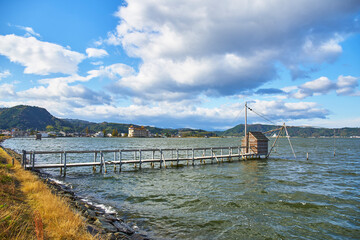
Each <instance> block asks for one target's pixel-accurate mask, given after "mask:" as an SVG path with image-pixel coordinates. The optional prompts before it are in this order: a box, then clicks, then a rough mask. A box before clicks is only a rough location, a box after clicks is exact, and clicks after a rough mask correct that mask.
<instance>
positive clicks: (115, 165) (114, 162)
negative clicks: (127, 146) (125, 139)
mask: <svg viewBox="0 0 360 240" xmlns="http://www.w3.org/2000/svg"><path fill="white" fill-rule="evenodd" d="M114 172H116V152H114Z"/></svg>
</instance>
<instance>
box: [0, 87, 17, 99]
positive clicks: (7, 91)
mask: <svg viewBox="0 0 360 240" xmlns="http://www.w3.org/2000/svg"><path fill="white" fill-rule="evenodd" d="M14 95H15V87H14V85H13V84H8V83H5V84H2V85H0V99H7V98H9V97H12V96H14Z"/></svg>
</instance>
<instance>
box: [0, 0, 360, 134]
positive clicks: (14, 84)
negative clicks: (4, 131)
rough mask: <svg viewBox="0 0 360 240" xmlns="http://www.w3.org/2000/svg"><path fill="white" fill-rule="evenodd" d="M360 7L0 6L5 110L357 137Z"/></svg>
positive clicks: (192, 0)
mask: <svg viewBox="0 0 360 240" xmlns="http://www.w3.org/2000/svg"><path fill="white" fill-rule="evenodd" d="M359 20H360V1H359V0H342V1H336V0H330V1H329V0H297V1H288V0H272V1H265V0H253V1H248V0H238V1H233V0H223V1H218V0H207V1H199V0H189V1H187V0H172V1H168V0H143V1H141V0H128V1H119V0H118V1H114V0H106V1H100V0H86V1H85V0H77V1H70V0H52V1H40V0H14V1H7V0H0V107H12V106H16V105H20V104H24V105H30V106H38V107H43V108H46V109H47V110H48V111H49V112H50V113H51V114H53V115H54V116H56V117H59V118H72V119H81V120H87V121H93V122H103V121H106V122H115V123H132V124H137V125H148V126H156V127H162V128H187V127H190V128H201V129H205V130H225V129H228V128H231V127H233V126H235V125H237V124H240V123H244V104H245V102H247V104H248V106H249V107H250V108H251V109H252V110H253V111H249V113H248V123H263V124H282V123H283V122H286V124H287V125H289V126H315V127H327V128H340V127H360V108H359V104H360V87H359V83H360V21H359Z"/></svg>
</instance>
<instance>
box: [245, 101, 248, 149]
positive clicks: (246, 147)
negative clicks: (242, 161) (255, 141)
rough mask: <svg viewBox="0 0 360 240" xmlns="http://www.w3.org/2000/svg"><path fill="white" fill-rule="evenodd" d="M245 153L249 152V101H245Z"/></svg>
mask: <svg viewBox="0 0 360 240" xmlns="http://www.w3.org/2000/svg"><path fill="white" fill-rule="evenodd" d="M245 153H248V137H247V102H245Z"/></svg>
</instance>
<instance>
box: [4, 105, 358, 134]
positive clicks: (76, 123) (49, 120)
mask: <svg viewBox="0 0 360 240" xmlns="http://www.w3.org/2000/svg"><path fill="white" fill-rule="evenodd" d="M131 125H134V126H137V125H135V124H128V123H108V122H102V123H94V122H88V121H83V120H78V119H59V118H56V117H54V116H52V115H51V114H50V113H49V112H48V111H47V110H46V109H44V108H39V107H31V106H25V105H19V106H15V107H11V108H0V129H12V128H18V129H21V130H39V131H43V130H55V131H65V132H82V133H85V132H89V133H95V132H99V131H103V130H105V131H106V132H107V133H112V131H113V130H114V129H116V130H117V131H118V132H119V133H127V132H128V128H129V127H130V126H131ZM145 127H146V128H147V129H148V130H149V131H150V132H151V133H152V134H159V135H160V134H164V135H166V136H171V135H177V134H180V135H181V136H184V137H205V136H208V137H212V136H243V135H244V128H245V127H244V124H239V125H237V126H235V127H233V128H230V129H228V130H226V131H223V132H221V131H214V132H209V131H205V130H201V129H189V128H183V129H163V128H157V127H150V126H145ZM279 127H281V126H274V125H263V124H250V125H248V131H256V132H267V131H270V130H273V129H276V128H279ZM287 129H288V132H289V134H290V136H292V137H320V136H325V137H332V136H333V135H334V129H330V128H314V127H292V126H288V127H287ZM271 134H272V133H271ZM271 134H269V135H271ZM335 135H336V136H341V137H350V136H360V128H339V129H335Z"/></svg>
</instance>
